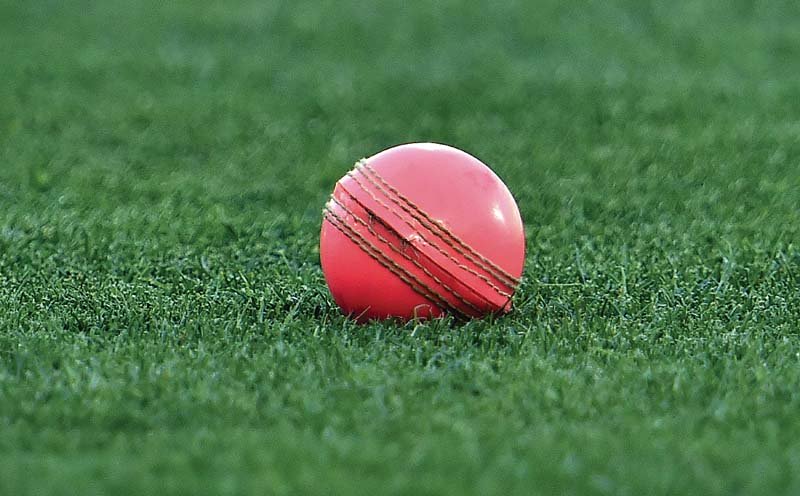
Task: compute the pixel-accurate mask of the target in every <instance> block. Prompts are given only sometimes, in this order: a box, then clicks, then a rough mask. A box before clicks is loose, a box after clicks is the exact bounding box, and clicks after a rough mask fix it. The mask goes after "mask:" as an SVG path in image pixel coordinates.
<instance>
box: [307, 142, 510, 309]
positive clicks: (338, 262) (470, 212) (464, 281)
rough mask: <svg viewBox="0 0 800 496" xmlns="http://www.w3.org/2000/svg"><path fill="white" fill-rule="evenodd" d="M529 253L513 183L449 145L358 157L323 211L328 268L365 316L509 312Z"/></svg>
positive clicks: (332, 281)
mask: <svg viewBox="0 0 800 496" xmlns="http://www.w3.org/2000/svg"><path fill="white" fill-rule="evenodd" d="M524 259H525V235H524V232H523V226H522V219H521V218H520V214H519V209H518V208H517V204H516V202H515V201H514V198H513V197H512V196H511V193H510V192H509V190H508V188H507V187H506V185H505V184H503V181H502V180H500V178H499V177H497V175H495V173H494V172H492V170H491V169H489V167H487V166H486V165H485V164H483V163H482V162H481V161H480V160H478V159H477V158H475V157H473V156H472V155H470V154H468V153H466V152H463V151H461V150H458V149H456V148H452V147H450V146H446V145H439V144H432V143H413V144H407V145H400V146H396V147H394V148H389V149H388V150H384V151H382V152H380V153H378V154H377V155H373V156H372V157H369V158H366V159H362V160H360V161H358V162H357V163H356V165H355V167H354V168H353V170H351V171H350V172H348V173H347V174H346V175H345V176H344V177H343V178H342V179H340V180H339V182H337V183H336V187H335V188H334V191H333V194H332V195H331V198H330V200H329V201H328V203H327V204H326V205H325V208H324V210H323V221H322V232H321V234H320V261H321V263H322V271H323V272H324V274H325V280H326V281H327V283H328V287H329V288H330V291H331V294H332V295H333V299H334V300H335V301H336V303H337V304H338V305H339V306H340V307H341V309H342V311H343V312H344V313H345V314H347V315H349V316H351V317H353V318H355V319H356V320H358V321H360V322H366V321H369V320H374V319H385V318H399V319H402V320H410V319H415V318H420V319H427V318H432V317H439V316H443V315H452V316H454V317H456V318H459V319H471V318H478V317H483V316H486V315H488V314H492V313H503V312H508V311H509V310H510V308H511V297H512V296H513V294H514V291H515V289H516V288H517V286H518V285H519V282H520V277H521V276H522V268H523V263H524Z"/></svg>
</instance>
